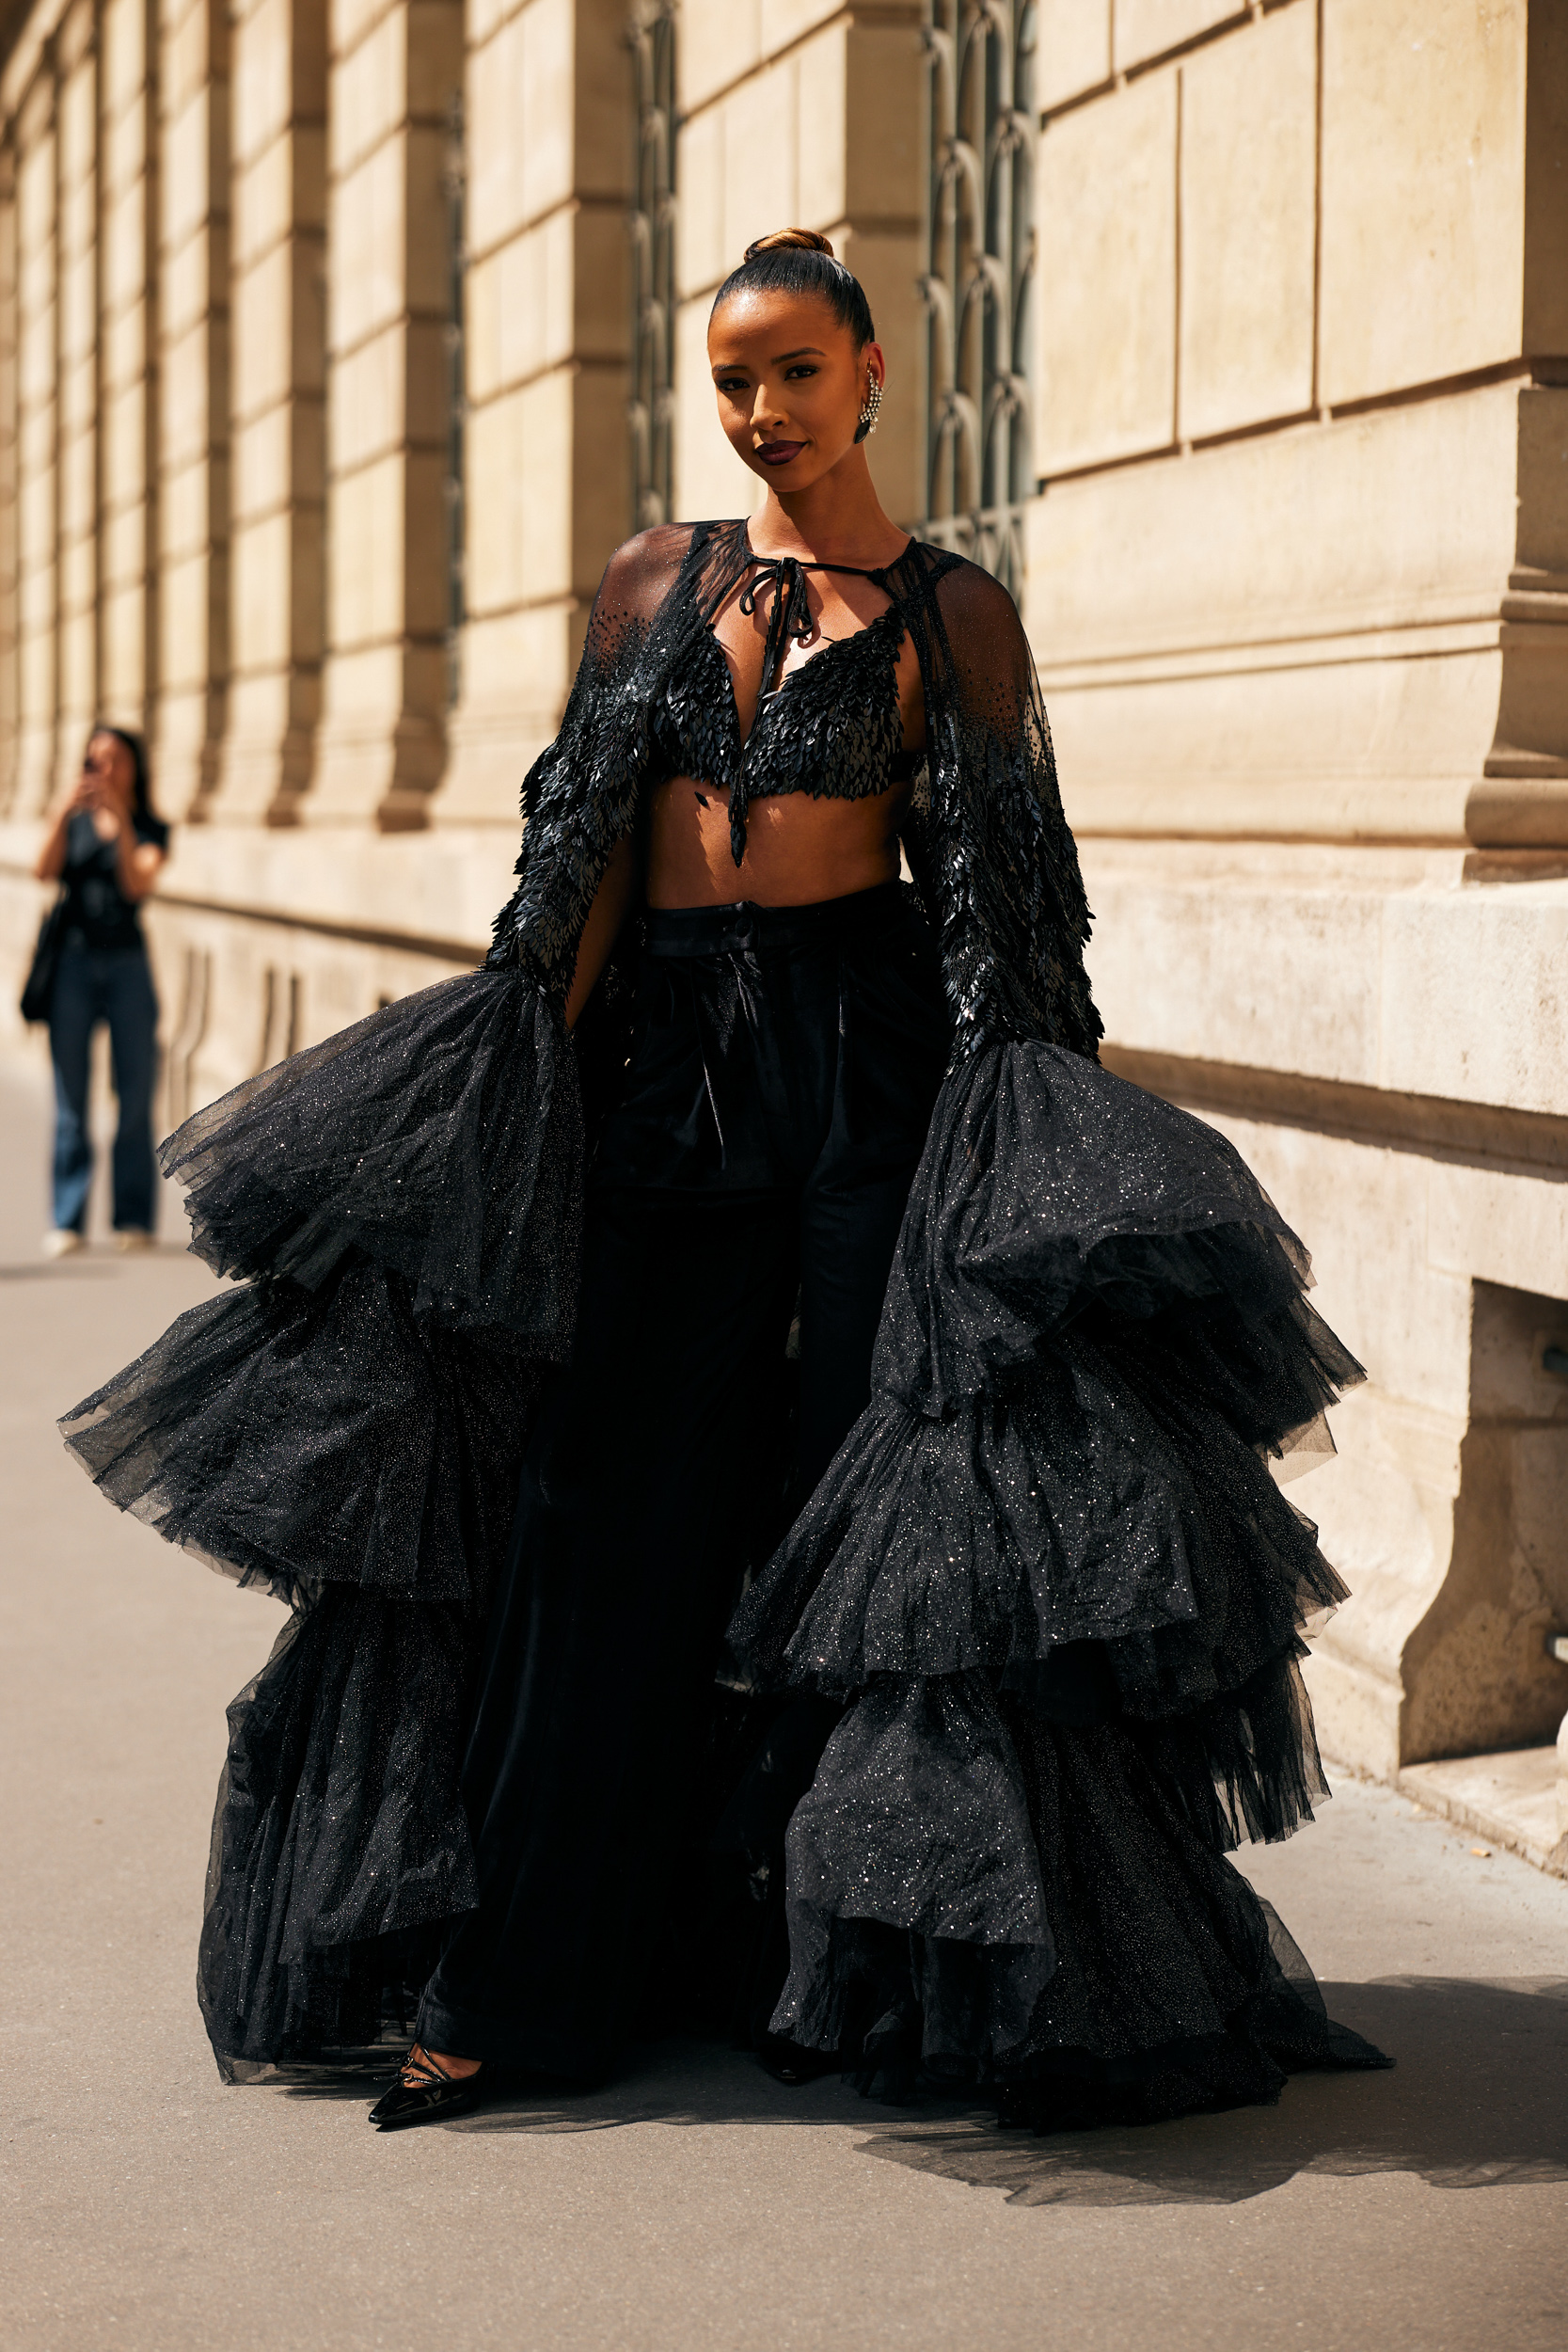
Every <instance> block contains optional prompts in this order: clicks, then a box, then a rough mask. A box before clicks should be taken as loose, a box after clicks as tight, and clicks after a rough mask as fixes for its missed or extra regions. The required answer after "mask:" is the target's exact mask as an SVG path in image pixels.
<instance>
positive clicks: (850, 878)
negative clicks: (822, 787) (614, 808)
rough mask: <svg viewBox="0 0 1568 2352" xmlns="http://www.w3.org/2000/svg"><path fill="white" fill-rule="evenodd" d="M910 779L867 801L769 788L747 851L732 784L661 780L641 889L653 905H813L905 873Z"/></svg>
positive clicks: (757, 805) (753, 817)
mask: <svg viewBox="0 0 1568 2352" xmlns="http://www.w3.org/2000/svg"><path fill="white" fill-rule="evenodd" d="M909 798H910V787H909V786H908V785H907V784H899V785H894V786H892V787H890V788H889V789H888V790H887V791H886V792H879V793H876V794H874V795H872V796H871V797H869V798H867V799H865V800H862V801H834V800H820V801H817V800H813V799H812V798H811V796H810V794H809V793H804V792H789V793H782V794H776V795H775V794H768V795H765V796H764V797H763V798H762V799H760V800H754V801H752V803H750V804H749V806H748V808H747V811H746V853H745V855H744V857H743V858H742V859H741V861H740V864H739V865H738V866H736V862H735V859H734V857H733V855H732V854H731V850H730V803H729V795H728V793H727V792H724V791H721V790H716V789H715V787H713V786H712V785H711V784H699V783H696V782H695V781H693V779H692V778H691V777H690V776H676V777H673V779H672V780H671V782H670V783H668V784H664V785H660V786H659V787H658V789H657V791H656V792H655V794H654V795H653V801H652V805H651V806H650V809H649V812H648V832H647V867H646V873H645V879H644V890H645V895H646V898H647V903H648V904H649V906H651V907H713V906H731V905H733V904H734V903H735V902H736V900H737V899H741V898H748V899H750V900H751V901H752V904H753V905H755V906H764V907H800V906H815V905H816V903H817V901H818V900H819V899H822V898H847V897H848V896H849V894H850V893H851V892H852V891H856V890H874V889H875V888H876V887H877V885H878V883H879V882H895V881H896V880H897V877H898V827H899V824H900V821H901V819H902V818H903V815H904V811H905V809H906V808H907V807H908V805H909Z"/></svg>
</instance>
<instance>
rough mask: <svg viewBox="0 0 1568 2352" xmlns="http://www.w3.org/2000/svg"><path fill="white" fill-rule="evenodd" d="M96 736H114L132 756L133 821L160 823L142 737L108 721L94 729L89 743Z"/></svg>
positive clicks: (104, 720)
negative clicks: (113, 725) (144, 820)
mask: <svg viewBox="0 0 1568 2352" xmlns="http://www.w3.org/2000/svg"><path fill="white" fill-rule="evenodd" d="M94 735H112V736H113V737H114V739H115V741H116V742H117V743H123V744H124V746H125V748H126V750H127V751H128V752H129V753H130V755H131V816H132V818H133V820H135V818H138V817H143V818H147V819H149V821H150V822H151V823H152V824H157V823H159V822H160V821H161V820H160V818H159V816H158V812H157V810H156V809H155V808H154V807H153V805H152V785H151V780H150V776H149V774H148V767H147V745H146V744H145V743H144V742H143V740H142V739H141V737H140V736H139V735H135V734H133V733H132V731H131V729H130V728H129V727H112V726H111V725H110V724H109V723H108V721H107V720H106V719H101V720H100V721H99V723H98V724H97V725H96V726H95V727H94V728H93V729H92V733H91V734H89V735H88V737H87V741H88V742H89V743H90V742H91V741H92V738H93V736H94Z"/></svg>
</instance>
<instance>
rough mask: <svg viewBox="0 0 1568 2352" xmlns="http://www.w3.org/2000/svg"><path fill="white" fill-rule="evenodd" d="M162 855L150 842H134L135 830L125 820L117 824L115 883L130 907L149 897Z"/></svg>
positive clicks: (128, 821) (160, 864)
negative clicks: (128, 901)
mask: <svg viewBox="0 0 1568 2352" xmlns="http://www.w3.org/2000/svg"><path fill="white" fill-rule="evenodd" d="M163 862H164V853H163V851H162V850H160V849H159V848H158V846H157V844H156V842H153V841H138V840H137V839H136V833H135V826H134V825H133V824H132V823H131V820H130V818H127V817H122V818H120V820H119V833H118V834H116V835H115V880H116V881H117V882H119V889H120V896H121V897H122V898H129V899H130V901H131V903H132V905H133V906H137V905H139V904H140V902H141V900H142V899H143V898H147V897H148V896H149V894H150V892H151V890H152V888H153V886H154V884H155V883H156V882H157V880H158V873H159V869H160V867H161V866H162V865H163Z"/></svg>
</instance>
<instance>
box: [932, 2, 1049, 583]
mask: <svg viewBox="0 0 1568 2352" xmlns="http://www.w3.org/2000/svg"><path fill="white" fill-rule="evenodd" d="M1035 22H1036V12H1035V7H1034V0H926V50H927V58H928V60H929V66H930V115H929V119H930V131H931V147H930V163H929V177H928V201H927V250H926V275H925V277H924V278H923V279H922V281H921V291H922V293H923V294H924V295H925V299H926V310H927V361H926V365H927V374H926V482H927V513H926V518H925V520H924V521H923V522H922V524H921V527H920V528H921V532H922V535H923V536H924V537H926V538H927V539H934V540H936V541H937V542H938V543H939V545H941V546H942V547H950V548H958V550H959V552H960V553H962V554H964V555H968V556H972V557H973V558H974V561H975V562H976V563H977V564H984V565H985V566H986V568H987V570H988V571H992V572H994V573H995V574H996V576H997V578H998V579H999V580H1003V581H1004V582H1005V583H1006V586H1007V587H1009V588H1010V589H1011V590H1012V591H1013V593H1014V594H1015V595H1017V594H1018V592H1019V589H1020V587H1021V585H1022V577H1023V507H1024V501H1026V500H1027V499H1028V498H1029V497H1030V496H1031V495H1032V494H1033V491H1034V488H1035V482H1034V469H1033V461H1032V457H1031V453H1030V436H1029V422H1030V420H1029V376H1030V373H1031V370H1030V364H1029V354H1030V347H1031V341H1032V337H1033V333H1034V325H1033V320H1032V318H1031V316H1030V300H1031V295H1032V294H1033V290H1034V278H1035V220H1034V159H1035V147H1036V140H1037V122H1036V115H1035V106H1034V90H1033V79H1034V74H1033V68H1034V56H1035Z"/></svg>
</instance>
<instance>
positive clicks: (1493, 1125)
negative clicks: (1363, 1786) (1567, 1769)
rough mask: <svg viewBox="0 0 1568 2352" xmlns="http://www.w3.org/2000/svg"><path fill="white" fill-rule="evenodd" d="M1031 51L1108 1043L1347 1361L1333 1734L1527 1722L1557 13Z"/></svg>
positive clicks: (1255, 21) (1137, 36)
mask: <svg viewBox="0 0 1568 2352" xmlns="http://www.w3.org/2000/svg"><path fill="white" fill-rule="evenodd" d="M1069 22H1070V26H1071V33H1070V38H1069V35H1068V33H1067V30H1066V27H1067V25H1068V24H1069ZM1053 24H1054V26H1055V28H1056V30H1057V31H1058V32H1059V33H1060V34H1061V35H1062V40H1061V43H1060V46H1059V47H1058V48H1055V49H1053V43H1052V39H1051V33H1052V27H1053ZM1091 26H1092V27H1093V34H1092V38H1091ZM1173 40H1174V41H1179V42H1180V43H1181V44H1183V45H1181V46H1180V47H1177V48H1174V49H1173V50H1171V52H1170V53H1169V54H1164V55H1161V54H1158V50H1159V48H1160V45H1162V44H1169V43H1171V42H1172V41H1173ZM1044 53H1045V57H1046V78H1047V98H1048V113H1047V118H1046V122H1045V129H1044V135H1043V137H1042V141H1041V147H1040V160H1039V166H1038V179H1039V185H1040V190H1041V215H1040V233H1041V246H1042V256H1043V266H1042V285H1043V290H1044V294H1045V300H1044V303H1043V305H1042V326H1041V339H1040V350H1039V365H1038V375H1037V453H1038V458H1039V463H1040V468H1041V471H1042V474H1043V475H1044V476H1045V486H1044V492H1043V495H1042V496H1041V498H1040V499H1039V500H1038V501H1037V504H1036V506H1035V508H1034V510H1033V512H1032V514H1031V516H1030V536H1029V571H1028V586H1027V596H1026V613H1027V619H1028V623H1029V627H1030V630H1031V634H1032V636H1033V639H1034V642H1035V645H1036V649H1037V656H1038V660H1039V662H1040V667H1041V673H1042V676H1043V679H1044V683H1045V688H1046V695H1047V701H1048V704H1049V706H1050V708H1051V712H1052V717H1053V725H1054V730H1055V735H1056V741H1057V748H1058V753H1059V755H1060V759H1061V766H1062V772H1063V777H1064V783H1065V789H1066V794H1067V799H1068V805H1069V814H1070V815H1071V817H1072V818H1073V821H1074V823H1075V825H1076V827H1077V830H1078V832H1079V835H1080V839H1081V841H1082V843H1083V847H1084V853H1085V867H1086V870H1087V875H1088V881H1089V890H1090V897H1091V899H1092V900H1093V903H1094V905H1095V908H1096V912H1097V915H1098V917H1099V929H1098V933H1097V938H1096V943H1095V946H1094V949H1093V956H1092V962H1093V970H1094V975H1095V980H1096V987H1097V992H1098V993H1099V996H1100V1001H1101V1006H1102V1008H1103V1009H1104V1012H1105V1017H1106V1022H1107V1026H1108V1029H1109V1032H1110V1038H1111V1045H1110V1049H1109V1056H1108V1057H1109V1058H1110V1059H1111V1060H1112V1061H1113V1063H1114V1064H1115V1065H1116V1066H1117V1067H1119V1068H1121V1069H1122V1070H1123V1071H1124V1072H1125V1073H1126V1074H1128V1075H1129V1076H1132V1077H1135V1078H1137V1079H1138V1080H1140V1082H1142V1083H1144V1084H1148V1085H1152V1086H1154V1087H1156V1088H1158V1089H1160V1090H1161V1091H1163V1092H1165V1093H1168V1094H1170V1095H1172V1096H1174V1097H1175V1098H1176V1099H1178V1100H1180V1101H1183V1102H1186V1103H1188V1104H1190V1105H1191V1106H1192V1107H1194V1108H1196V1109H1197V1110H1199V1111H1200V1112H1201V1113H1202V1114H1203V1115H1204V1116H1206V1117H1211V1118H1213V1119H1215V1120H1217V1121H1218V1123H1220V1124H1221V1125H1223V1126H1224V1127H1226V1128H1227V1132H1231V1133H1232V1134H1234V1136H1235V1137H1236V1139H1237V1141H1238V1143H1239V1144H1240V1145H1241V1147H1242V1148H1243V1151H1244V1152H1246V1153H1247V1155H1248V1157H1249V1158H1250V1159H1251V1160H1252V1162H1253V1164H1254V1165H1255V1166H1256V1167H1258V1168H1259V1170H1260V1172H1261V1173H1262V1175H1263V1177H1264V1181H1265V1182H1266V1183H1267V1184H1269V1185H1270V1187H1271V1189H1272V1190H1273V1191H1274V1193H1275V1197H1276V1199H1277V1200H1279V1202H1280V1205H1281V1206H1282V1207H1283V1208H1284V1209H1285V1210H1286V1212H1287V1214H1288V1215H1289V1216H1291V1219H1292V1221H1294V1222H1296V1223H1297V1224H1298V1225H1299V1227H1300V1229H1301V1231H1302V1232H1303V1233H1304V1234H1305V1236H1306V1237H1307V1240H1308V1242H1309V1245H1310V1246H1311V1248H1312V1249H1313V1251H1314V1254H1315V1258H1316V1262H1317V1264H1318V1267H1319V1270H1320V1274H1321V1277H1322V1292H1321V1296H1322V1304H1323V1308H1324V1311H1326V1312H1327V1313H1328V1314H1329V1317H1330V1320H1331V1321H1333V1322H1334V1323H1335V1324H1336V1326H1337V1327H1338V1329H1339V1330H1340V1331H1341V1332H1342V1333H1343V1334H1344V1336H1345V1337H1346V1338H1347V1339H1348V1340H1349V1342H1350V1343H1351V1344H1352V1345H1353V1346H1354V1347H1355V1348H1356V1349H1357V1351H1358V1352H1359V1354H1360V1355H1361V1356H1362V1358H1363V1359H1364V1360H1365V1362H1366V1363H1367V1366H1368V1369H1369V1372H1370V1383H1369V1386H1368V1388H1367V1389H1366V1390H1364V1391H1361V1392H1360V1393H1359V1394H1358V1395H1357V1396H1356V1397H1355V1398H1354V1400H1353V1401H1352V1402H1351V1403H1350V1404H1348V1405H1347V1406H1346V1407H1345V1408H1344V1409H1343V1411H1342V1412H1341V1413H1340V1414H1339V1415H1338V1417H1337V1422H1336V1426H1337V1431H1338V1438H1339V1443H1340V1446H1341V1450H1342V1454H1343V1457H1344V1458H1343V1459H1342V1460H1341V1462H1340V1464H1339V1465H1338V1466H1337V1467H1336V1468H1335V1469H1334V1470H1332V1471H1321V1472H1316V1473H1314V1474H1313V1475H1312V1476H1311V1477H1309V1478H1307V1480H1306V1481H1304V1482H1303V1484H1302V1486H1300V1487H1299V1488H1296V1489H1294V1490H1293V1491H1294V1492H1295V1494H1296V1495H1297V1496H1298V1497H1299V1499H1300V1501H1301V1502H1302V1503H1303V1507H1305V1508H1306V1509H1307V1510H1308V1511H1310V1512H1313V1513H1315V1514H1318V1515H1320V1516H1321V1518H1322V1519H1323V1525H1324V1528H1325V1533H1326V1538H1327V1542H1328V1548H1329V1549H1330V1551H1331V1553H1332V1554H1333V1556H1334V1557H1335V1558H1336V1560H1337V1561H1338V1563H1339V1565H1341V1567H1342V1568H1343V1570H1344V1572H1345V1574H1346V1576H1347V1577H1348V1579H1349V1581H1350V1582H1351V1583H1352V1585H1353V1586H1354V1591H1355V1598H1354V1601H1353V1602H1352V1604H1351V1605H1350V1606H1349V1607H1348V1608H1347V1609H1346V1610H1345V1611H1344V1612H1343V1613H1342V1615H1341V1616H1340V1617H1339V1619H1338V1621H1337V1622H1336V1624H1335V1625H1334V1626H1333V1627H1332V1628H1331V1629H1330V1630H1329V1632H1328V1634H1327V1635H1326V1637H1325V1638H1324V1640H1323V1644H1322V1646H1321V1649H1320V1652H1319V1655H1318V1658H1317V1660H1316V1661H1315V1665H1314V1670H1313V1672H1314V1690H1315V1693H1316V1697H1317V1701H1318V1707H1319V1712H1320V1718H1321V1720H1322V1723H1323V1728H1324V1731H1325V1735H1326V1738H1327V1740H1328V1743H1329V1744H1330V1746H1331V1747H1332V1748H1333V1749H1334V1751H1335V1752H1336V1753H1337V1754H1338V1755H1339V1756H1342V1757H1345V1758H1348V1759H1349V1760H1352V1761H1354V1762H1356V1763H1359V1764H1361V1765H1363V1766H1365V1767H1366V1768H1368V1769H1370V1770H1374V1771H1378V1772H1391V1771H1393V1770H1395V1769H1397V1768H1398V1767H1399V1766H1400V1765H1401V1764H1403V1763H1408V1762H1412V1761H1414V1760H1417V1759H1420V1758H1423V1757H1430V1756H1449V1755H1455V1754H1462V1753H1465V1752H1466V1751H1471V1750H1480V1749H1488V1748H1501V1747H1508V1746H1525V1745H1529V1744H1532V1743H1535V1742H1541V1741H1544V1740H1549V1739H1550V1738H1551V1737H1552V1735H1553V1732H1554V1730H1555V1726H1556V1724H1557V1721H1558V1719H1559V1718H1560V1715H1561V1713H1562V1710H1563V1708H1564V1706H1565V1705H1568V1673H1565V1672H1564V1670H1563V1668H1562V1667H1561V1666H1560V1665H1559V1664H1556V1663H1554V1662H1552V1661H1549V1660H1548V1659H1547V1657H1546V1655H1545V1649H1544V1636H1545V1634H1546V1632H1547V1631H1548V1630H1549V1629H1552V1628H1553V1627H1554V1626H1556V1627H1558V1628H1560V1627H1561V1626H1562V1624H1563V1623H1564V1622H1568V1545H1565V1542H1564V1538H1563V1536H1562V1532H1561V1531H1562V1526H1563V1520H1562V1517H1561V1501H1562V1496H1563V1493H1564V1490H1565V1482H1568V1381H1565V1380H1563V1379H1562V1378H1561V1377H1560V1376H1559V1375H1555V1374H1552V1373H1549V1372H1547V1371H1545V1370H1544V1368H1543V1367H1544V1356H1545V1353H1546V1350H1547V1349H1548V1348H1549V1347H1560V1345H1561V1339H1560V1336H1556V1337H1554V1335H1560V1334H1561V1333H1562V1332H1563V1331H1564V1330H1565V1329H1568V1182H1565V1176H1568V1023H1565V1014H1568V879H1565V877H1568V268H1564V267H1563V266H1562V265H1561V264H1562V262H1563V261H1564V257H1565V256H1568V18H1564V16H1563V13H1562V11H1561V10H1560V9H1553V8H1543V7H1539V6H1537V7H1527V6H1526V5H1525V0H1518V4H1517V5H1514V6H1504V5H1481V0H1323V5H1322V7H1321V8H1315V7H1313V6H1310V5H1307V0H1284V5H1281V6H1277V7H1275V8H1269V9H1266V10H1251V11H1242V10H1239V9H1235V8H1224V7H1221V6H1202V5H1196V0H1195V5H1194V6H1193V7H1192V8H1171V7H1155V6H1154V5H1152V0H1150V5H1148V7H1138V8H1130V7H1128V6H1127V5H1126V0H1120V4H1119V5H1118V6H1117V8H1116V9H1115V11H1114V21H1113V11H1112V10H1111V9H1110V8H1106V7H1098V8H1097V7H1095V6H1093V5H1086V6H1083V7H1079V6H1073V7H1071V8H1070V9H1069V8H1067V7H1066V5H1065V0H1064V5H1063V6H1062V7H1060V8H1057V9H1056V10H1055V11H1054V12H1053V11H1051V10H1047V12H1046V19H1045V27H1044ZM1548 256H1550V257H1552V266H1550V267H1548V266H1547V257H1548Z"/></svg>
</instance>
